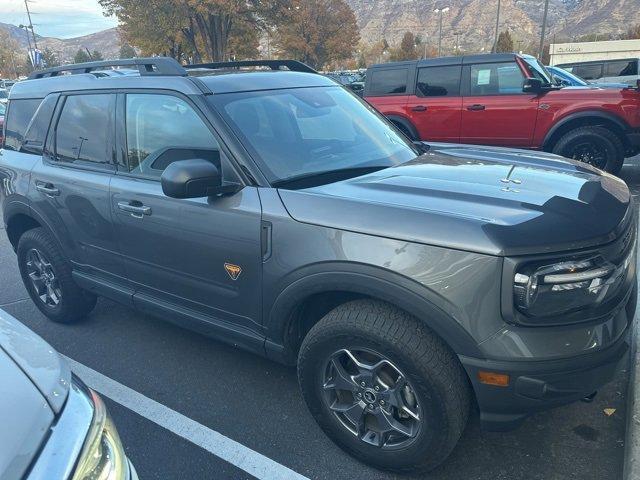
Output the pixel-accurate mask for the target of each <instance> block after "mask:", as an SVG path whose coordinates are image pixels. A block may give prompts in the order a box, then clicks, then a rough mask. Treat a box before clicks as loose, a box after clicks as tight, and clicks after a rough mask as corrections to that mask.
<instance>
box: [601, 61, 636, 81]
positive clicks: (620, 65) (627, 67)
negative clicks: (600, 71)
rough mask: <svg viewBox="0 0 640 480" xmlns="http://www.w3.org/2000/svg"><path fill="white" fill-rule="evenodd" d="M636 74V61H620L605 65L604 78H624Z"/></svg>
mask: <svg viewBox="0 0 640 480" xmlns="http://www.w3.org/2000/svg"><path fill="white" fill-rule="evenodd" d="M637 74H638V61H637V60H622V61H617V62H607V63H606V65H605V77H625V76H629V75H637Z"/></svg>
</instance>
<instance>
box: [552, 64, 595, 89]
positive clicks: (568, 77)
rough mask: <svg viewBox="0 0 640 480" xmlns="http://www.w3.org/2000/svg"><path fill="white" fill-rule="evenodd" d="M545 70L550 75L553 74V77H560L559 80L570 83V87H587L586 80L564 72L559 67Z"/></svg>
mask: <svg viewBox="0 0 640 480" xmlns="http://www.w3.org/2000/svg"><path fill="white" fill-rule="evenodd" d="M547 69H548V70H549V71H551V73H553V74H554V75H556V76H558V77H560V78H561V79H563V80H567V81H568V82H571V84H572V85H581V86H586V85H589V83H587V81H586V80H584V79H582V78H580V77H579V76H577V75H574V74H573V73H571V72H567V71H566V70H563V69H562V68H560V67H548V68H547Z"/></svg>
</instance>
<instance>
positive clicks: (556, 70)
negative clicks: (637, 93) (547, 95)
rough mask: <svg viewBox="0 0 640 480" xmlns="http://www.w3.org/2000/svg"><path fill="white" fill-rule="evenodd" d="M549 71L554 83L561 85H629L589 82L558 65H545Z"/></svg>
mask: <svg viewBox="0 0 640 480" xmlns="http://www.w3.org/2000/svg"><path fill="white" fill-rule="evenodd" d="M546 68H547V70H548V71H549V73H550V74H551V75H552V76H553V79H554V80H556V83H558V84H559V85H562V86H564V87H589V86H592V87H599V88H627V87H628V86H629V85H627V84H626V83H600V82H592V83H589V82H587V81H586V80H585V79H583V78H580V77H579V76H577V75H575V74H573V73H571V72H568V71H566V70H565V69H563V68H560V67H549V66H547V67H546Z"/></svg>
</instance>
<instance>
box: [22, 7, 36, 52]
mask: <svg viewBox="0 0 640 480" xmlns="http://www.w3.org/2000/svg"><path fill="white" fill-rule="evenodd" d="M24 7H25V8H26V9H27V17H28V18H29V29H31V35H32V36H33V48H35V49H36V50H37V49H38V42H37V41H36V34H35V32H34V31H33V23H32V22H31V12H30V11H29V3H28V0H24ZM27 34H29V32H27Z"/></svg>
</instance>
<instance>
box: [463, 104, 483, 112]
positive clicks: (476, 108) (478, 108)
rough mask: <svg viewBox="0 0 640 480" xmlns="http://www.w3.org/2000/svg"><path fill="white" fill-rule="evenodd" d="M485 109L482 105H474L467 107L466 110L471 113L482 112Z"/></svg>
mask: <svg viewBox="0 0 640 480" xmlns="http://www.w3.org/2000/svg"><path fill="white" fill-rule="evenodd" d="M485 108H486V107H485V106H484V105H480V104H479V103H476V104H474V105H469V106H468V107H467V110H469V111H471V112H476V111H479V110H484V109H485Z"/></svg>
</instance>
